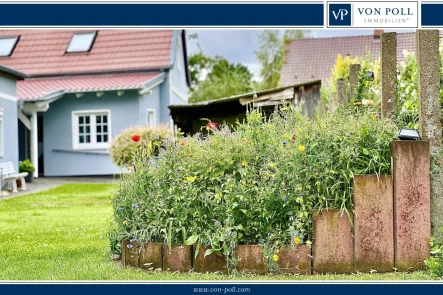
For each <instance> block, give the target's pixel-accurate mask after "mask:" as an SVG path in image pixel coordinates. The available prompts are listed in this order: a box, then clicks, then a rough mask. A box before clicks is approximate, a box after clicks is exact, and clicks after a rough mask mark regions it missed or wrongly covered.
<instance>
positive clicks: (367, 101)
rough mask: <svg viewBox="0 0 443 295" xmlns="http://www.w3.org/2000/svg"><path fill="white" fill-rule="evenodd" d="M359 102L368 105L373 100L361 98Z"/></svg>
mask: <svg viewBox="0 0 443 295" xmlns="http://www.w3.org/2000/svg"><path fill="white" fill-rule="evenodd" d="M361 103H362V104H363V105H366V106H368V105H372V104H373V101H372V100H370V99H363V100H362V101H361Z"/></svg>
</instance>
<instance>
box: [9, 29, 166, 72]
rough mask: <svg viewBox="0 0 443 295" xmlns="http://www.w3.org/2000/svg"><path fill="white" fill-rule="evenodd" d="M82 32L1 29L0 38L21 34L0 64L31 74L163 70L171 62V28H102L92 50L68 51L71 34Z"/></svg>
mask: <svg viewBox="0 0 443 295" xmlns="http://www.w3.org/2000/svg"><path fill="white" fill-rule="evenodd" d="M79 31H80V30H0V37H1V36H19V37H20V39H19V41H18V42H17V46H16V48H15V49H14V51H13V53H12V55H11V56H10V57H0V65H3V66H7V67H10V68H13V69H15V70H18V71H21V72H24V73H26V74H28V75H30V76H51V75H60V74H76V73H83V74H84V73H103V72H104V73H111V72H120V71H131V70H132V71H134V70H147V69H162V68H165V67H168V66H169V65H170V62H171V47H172V39H173V38H172V35H173V31H172V30H148V29H144V30H99V31H98V32H97V37H96V39H95V42H94V44H93V46H92V49H91V51H90V52H87V53H66V49H67V47H68V44H69V42H70V40H71V37H72V35H73V34H74V33H75V32H79ZM83 31H84V30H83ZM89 31H91V30H89Z"/></svg>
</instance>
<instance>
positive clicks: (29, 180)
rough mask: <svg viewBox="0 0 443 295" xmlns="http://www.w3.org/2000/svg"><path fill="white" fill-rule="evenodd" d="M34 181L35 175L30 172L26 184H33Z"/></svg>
mask: <svg viewBox="0 0 443 295" xmlns="http://www.w3.org/2000/svg"><path fill="white" fill-rule="evenodd" d="M33 180H34V173H32V172H28V175H27V176H26V177H25V182H26V183H32V181H33Z"/></svg>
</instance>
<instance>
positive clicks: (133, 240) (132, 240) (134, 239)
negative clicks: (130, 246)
mask: <svg viewBox="0 0 443 295" xmlns="http://www.w3.org/2000/svg"><path fill="white" fill-rule="evenodd" d="M135 241H137V239H136V238H132V239H130V240H129V242H131V243H134V242H135Z"/></svg>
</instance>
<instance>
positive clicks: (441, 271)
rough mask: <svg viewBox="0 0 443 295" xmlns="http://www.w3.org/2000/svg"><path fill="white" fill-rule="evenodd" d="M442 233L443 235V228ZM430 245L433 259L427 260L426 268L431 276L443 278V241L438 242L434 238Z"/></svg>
mask: <svg viewBox="0 0 443 295" xmlns="http://www.w3.org/2000/svg"><path fill="white" fill-rule="evenodd" d="M441 231H442V233H443V228H442V229H441ZM429 243H430V244H431V253H430V254H431V257H429V258H428V259H426V260H425V264H426V267H427V269H428V271H429V273H430V274H431V275H433V276H436V277H443V241H439V242H437V241H436V239H435V238H434V237H431V239H430V241H429Z"/></svg>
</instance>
